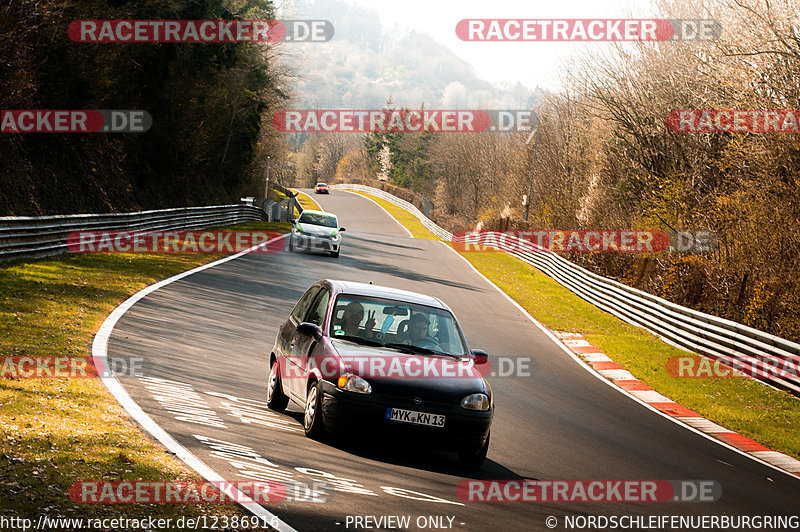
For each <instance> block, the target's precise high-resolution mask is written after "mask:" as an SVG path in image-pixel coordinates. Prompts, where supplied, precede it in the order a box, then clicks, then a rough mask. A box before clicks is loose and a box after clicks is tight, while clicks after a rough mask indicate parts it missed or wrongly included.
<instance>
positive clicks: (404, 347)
mask: <svg viewBox="0 0 800 532" xmlns="http://www.w3.org/2000/svg"><path fill="white" fill-rule="evenodd" d="M383 345H385V346H386V347H393V348H395V349H400V350H401V351H406V352H408V353H415V354H423V355H440V356H443V357H452V358H455V359H456V360H461V357H460V356H458V355H454V354H452V353H445V352H444V351H436V350H435V349H428V348H427V347H420V346H418V345H414V344H397V343H388V344H383Z"/></svg>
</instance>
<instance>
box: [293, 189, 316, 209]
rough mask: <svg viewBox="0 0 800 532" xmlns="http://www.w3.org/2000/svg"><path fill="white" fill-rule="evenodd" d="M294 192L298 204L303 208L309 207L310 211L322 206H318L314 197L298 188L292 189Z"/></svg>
mask: <svg viewBox="0 0 800 532" xmlns="http://www.w3.org/2000/svg"><path fill="white" fill-rule="evenodd" d="M292 190H293V191H294V192H297V201H298V202H299V203H300V206H301V207H303V208H304V209H311V210H312V211H321V210H322V207H320V206H319V203H317V202H316V201H315V200H314V198H312V197H311V196H309V195H308V194H306V193H305V192H300V191H299V190H296V189H292Z"/></svg>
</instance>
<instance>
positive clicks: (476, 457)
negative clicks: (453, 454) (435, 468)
mask: <svg viewBox="0 0 800 532" xmlns="http://www.w3.org/2000/svg"><path fill="white" fill-rule="evenodd" d="M490 437H491V434H489V435H487V436H486V443H484V444H483V446H482V447H480V448H478V449H464V450H463V451H461V452H459V453H458V458H459V459H460V460H461V465H462V466H464V467H466V468H468V469H478V468H479V467H481V466H482V465H483V463H484V462H485V461H486V453H487V452H489V438H490Z"/></svg>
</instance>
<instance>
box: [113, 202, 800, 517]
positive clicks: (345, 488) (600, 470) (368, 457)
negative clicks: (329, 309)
mask: <svg viewBox="0 0 800 532" xmlns="http://www.w3.org/2000/svg"><path fill="white" fill-rule="evenodd" d="M315 199H317V200H318V201H319V203H320V204H321V205H322V207H323V208H324V209H325V210H328V211H332V212H335V213H336V214H337V215H338V216H339V220H340V223H341V225H343V226H344V227H346V228H347V231H346V232H345V233H344V239H343V247H342V253H341V256H340V257H339V258H338V259H334V258H332V257H328V256H323V255H313V254H297V253H294V254H291V253H288V252H280V253H269V254H267V253H262V254H250V255H246V256H243V257H241V258H238V259H236V260H232V261H229V262H226V263H223V264H220V265H218V266H215V267H213V268H209V269H206V270H204V271H201V272H198V273H196V274H194V275H190V276H188V277H185V278H183V279H181V280H179V281H177V282H174V283H172V284H170V285H168V286H165V287H163V288H161V289H160V290H157V291H155V292H153V293H151V294H149V295H147V296H146V297H144V298H143V299H142V300H140V301H139V302H138V303H136V304H135V305H134V306H133V307H132V308H131V309H130V310H129V311H128V312H127V313H126V314H125V315H124V316H123V317H122V318H121V319H120V320H119V322H118V323H117V326H116V327H115V329H114V331H113V333H112V335H111V337H110V339H109V347H108V356H109V359H110V360H111V363H112V364H114V363H115V362H114V360H115V359H125V360H126V361H128V362H129V361H131V360H137V361H138V360H140V361H141V362H139V366H140V367H141V370H140V374H141V375H142V377H121V378H120V381H121V383H122V385H123V387H124V389H125V390H126V391H127V392H128V393H129V394H130V395H131V397H132V398H133V400H134V401H136V403H137V404H139V405H140V406H141V408H142V409H143V410H144V411H145V412H146V413H147V414H148V415H149V416H150V417H151V418H153V419H154V420H155V421H156V422H157V423H158V424H159V425H160V426H161V427H162V428H164V429H165V430H166V431H167V432H168V433H169V434H170V435H171V436H172V437H174V438H175V439H176V440H177V441H178V442H179V443H181V444H182V445H183V446H184V447H186V448H187V449H189V450H190V451H191V452H192V453H194V454H195V455H196V456H197V457H199V458H200V459H201V460H202V461H203V462H205V463H206V464H208V465H209V466H211V467H212V468H213V469H214V470H215V471H217V472H218V473H220V474H222V475H223V476H224V477H225V478H227V479H229V480H248V479H255V478H258V479H264V478H274V479H278V480H297V481H300V482H304V483H311V482H313V481H315V480H326V479H327V480H328V481H330V482H332V483H333V485H335V486H336V487H337V488H338V489H339V491H336V492H335V494H334V497H333V499H332V500H331V501H329V502H327V503H310V502H288V501H283V502H280V503H277V504H271V505H268V506H267V508H268V509H269V511H270V512H272V513H274V514H276V515H277V516H279V517H280V518H281V519H282V520H284V521H285V522H286V523H288V524H289V525H290V526H292V527H294V528H296V529H297V530H347V529H351V530H352V529H354V526H353V523H354V520H353V516H367V515H369V516H375V517H380V516H390V515H391V516H395V515H396V516H411V520H410V523H411V524H410V525H409V526H408V527H404V528H405V529H408V530H418V529H423V528H424V529H430V528H432V527H431V526H430V525H431V524H432V523H434V522H435V521H432V520H428V516H443V520H442V523H443V524H444V525H445V526H450V527H452V528H454V529H460V530H488V529H501V530H507V529H519V528H522V529H524V530H539V529H546V527H545V519H546V518H547V517H548V516H556V517H558V519H559V526H558V528H557V529H562V527H561V525H562V524H563V516H565V515H571V516H575V515H606V516H608V515H639V516H645V515H722V514H729V515H765V514H778V515H787V514H794V513H796V509H797V501H798V500H800V481H798V480H797V479H794V478H791V477H789V476H787V475H784V474H782V473H779V472H777V471H775V470H774V469H771V468H769V467H766V466H764V465H762V464H760V463H758V462H755V461H753V460H751V459H749V458H747V457H745V456H743V455H741V454H739V453H736V452H734V451H732V450H730V449H727V448H725V447H723V446H721V445H719V444H717V443H714V442H712V441H710V440H708V439H707V438H704V437H702V436H700V435H698V434H696V433H694V432H691V431H689V430H686V429H685V428H683V427H681V426H679V425H677V424H675V423H673V422H671V421H669V420H668V419H665V418H663V417H661V416H658V415H656V414H654V413H653V412H652V411H650V410H648V409H647V408H645V407H643V406H642V405H640V404H638V403H637V402H635V401H633V400H631V399H629V398H627V397H626V396H624V395H623V394H620V393H618V392H617V391H615V390H614V389H612V388H611V387H609V386H607V385H606V384H604V383H603V382H600V381H599V380H598V379H597V378H596V377H594V376H592V375H591V374H589V373H588V372H587V371H586V369H584V368H583V367H582V366H580V365H579V364H578V363H576V362H575V361H574V360H573V359H571V358H570V357H569V356H568V355H567V354H566V353H565V352H564V351H563V350H562V349H560V348H559V347H558V346H556V345H555V344H554V343H553V342H552V341H551V340H550V339H549V338H548V337H547V336H546V335H545V334H544V333H542V332H541V331H540V330H539V329H538V328H537V327H535V326H534V325H533V324H532V323H531V322H530V321H529V320H528V319H527V317H526V316H525V315H524V314H522V313H521V312H520V311H519V310H518V309H517V308H516V307H515V306H514V305H512V304H511V303H510V302H509V301H508V300H507V299H506V298H505V297H503V295H502V294H500V293H498V292H497V291H496V290H495V289H494V288H493V287H491V286H490V285H488V284H487V283H486V281H485V280H484V279H482V278H481V277H480V276H479V275H478V274H476V273H475V272H474V271H472V270H471V269H470V268H469V267H468V266H467V265H466V264H465V263H464V261H463V260H461V259H460V258H459V257H458V256H457V255H456V254H455V253H453V252H452V251H450V250H448V249H447V248H446V247H445V246H444V245H442V244H441V243H439V242H436V241H432V240H418V239H413V238H409V236H408V234H407V233H406V232H405V231H404V230H403V229H402V228H401V227H400V226H398V224H397V223H396V222H395V221H394V220H392V219H391V218H390V217H389V216H387V214H386V213H385V212H384V211H382V210H381V209H380V208H379V207H378V206H377V205H375V204H374V203H372V202H371V201H369V200H367V199H366V198H363V197H361V196H358V195H355V194H351V193H347V192H342V191H332V193H331V194H330V196H315ZM325 277H328V278H337V279H345V280H355V281H363V282H366V281H372V282H373V283H375V284H384V285H388V286H393V287H397V288H402V289H407V290H412V291H418V292H423V293H426V294H430V295H433V296H437V297H440V298H441V299H443V300H444V301H445V302H446V303H447V304H448V305H450V306H451V307H452V308H453V310H454V312H455V313H456V315H457V316H458V318H459V320H460V321H461V324H462V326H463V328H464V330H465V332H466V335H467V339H468V341H469V343H470V345H471V346H472V347H473V348H481V349H485V350H486V351H487V352H488V353H489V355H490V359H491V360H492V361H493V362H495V361H496V360H497V357H498V356H503V357H509V358H516V357H530V359H531V364H530V369H531V375H530V376H528V377H513V376H512V377H499V376H498V377H490V378H489V380H490V383H491V384H492V387H493V389H494V392H495V402H496V407H497V410H496V415H495V419H494V424H493V428H492V445H491V448H490V450H489V455H488V460H487V462H486V464H485V465H484V467H483V468H482V469H481V470H480V471H479V472H477V473H475V474H467V476H465V472H464V470H462V469H461V468H460V467H459V465H458V461H457V458H456V456H455V455H450V454H446V453H430V452H426V451H425V450H424V449H417V448H409V449H397V448H384V446H383V445H381V446H376V445H369V444H366V445H362V446H356V447H353V446H349V445H344V446H343V445H338V446H332V445H325V444H322V443H318V442H315V441H312V440H309V439H307V438H306V437H305V436H304V435H303V433H302V427H301V422H300V417H299V410H296V411H295V412H290V413H288V414H286V415H283V414H275V413H271V412H268V411H266V410H265V407H264V393H265V380H266V374H267V358H266V354H267V352H268V350H269V349H270V348H271V347H272V344H273V342H274V339H275V335H276V333H277V331H278V327H279V325H280V324H281V322H282V321H283V320H284V319H285V317H286V316H287V314H288V312H289V311H290V310H291V308H292V306H293V305H294V303H295V302H296V301H297V299H298V297H299V296H300V295H301V294H302V293H303V291H304V290H305V289H306V288H307V287H308V286H309V285H311V284H312V283H313V282H314V281H317V280H319V279H320V278H325ZM493 367H496V366H495V365H493ZM181 397H183V398H188V400H183V401H182V400H181ZM464 478H480V479H520V478H528V479H540V480H545V479H559V480H560V479H669V480H678V479H687V480H688V479H692V480H716V481H717V482H719V483H720V485H721V486H722V497H721V498H720V499H719V501H717V502H714V503H663V504H642V503H591V504H589V503H574V504H566V503H513V504H500V503H494V504H486V503H483V504H481V503H467V504H461V503H460V501H459V500H458V498H457V497H456V485H457V484H458V483H459V481H461V480H463V479H464ZM348 516H350V518H349V519H348ZM420 516H422V517H423V518H424V519H423V520H422V521H419V522H418V521H417V519H418V518H419V517H420ZM362 523H364V521H362ZM383 524H384V529H392V528H391V527H387V526H385V525H386V523H385V522H384V523H383ZM418 524H419V525H425V526H424V527H423V526H417V525H418ZM348 525H349V526H348ZM371 528H372V527H370V529H371ZM360 529H362V530H363V529H364V528H360Z"/></svg>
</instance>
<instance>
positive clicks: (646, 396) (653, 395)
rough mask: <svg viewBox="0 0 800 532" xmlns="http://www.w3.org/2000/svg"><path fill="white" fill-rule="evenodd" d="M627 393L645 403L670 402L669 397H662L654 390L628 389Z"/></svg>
mask: <svg viewBox="0 0 800 532" xmlns="http://www.w3.org/2000/svg"><path fill="white" fill-rule="evenodd" d="M628 393H629V394H631V395H632V396H634V397H636V398H637V399H640V400H642V401H644V402H645V403H672V402H674V401H673V400H672V399H670V398H669V397H664V396H663V395H661V394H660V393H658V392H657V391H655V390H629V391H628Z"/></svg>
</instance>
